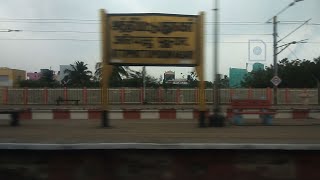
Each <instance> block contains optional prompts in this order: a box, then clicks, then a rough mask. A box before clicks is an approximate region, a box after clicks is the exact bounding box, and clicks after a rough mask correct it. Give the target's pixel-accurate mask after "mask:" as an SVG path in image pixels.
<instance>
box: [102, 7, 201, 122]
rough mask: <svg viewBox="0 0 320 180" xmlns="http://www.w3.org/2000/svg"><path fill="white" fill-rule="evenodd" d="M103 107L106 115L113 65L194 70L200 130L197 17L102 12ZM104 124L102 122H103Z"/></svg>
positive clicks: (199, 57)
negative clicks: (195, 72) (188, 68)
mask: <svg viewBox="0 0 320 180" xmlns="http://www.w3.org/2000/svg"><path fill="white" fill-rule="evenodd" d="M101 17H102V18H101V19H102V22H101V24H102V52H103V53H102V54H103V58H102V59H103V67H104V68H103V72H104V73H103V78H102V92H103V93H102V98H103V108H104V110H105V112H108V111H107V109H108V94H107V90H106V89H107V88H108V79H109V76H110V74H111V70H112V68H111V67H112V66H182V67H196V71H197V73H198V76H199V80H200V83H199V89H200V96H199V98H200V106H199V111H200V116H199V117H200V121H199V122H200V127H203V126H204V119H205V116H204V115H205V111H206V107H205V93H204V92H205V90H204V88H205V85H204V81H203V80H204V68H203V23H204V13H203V12H201V13H200V15H177V14H161V13H139V14H108V15H106V14H105V12H104V10H101ZM103 124H104V123H103Z"/></svg>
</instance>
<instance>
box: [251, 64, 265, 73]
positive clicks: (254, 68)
mask: <svg viewBox="0 0 320 180" xmlns="http://www.w3.org/2000/svg"><path fill="white" fill-rule="evenodd" d="M259 70H264V64H261V63H254V64H253V65H252V71H259Z"/></svg>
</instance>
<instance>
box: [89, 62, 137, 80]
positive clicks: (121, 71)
mask: <svg viewBox="0 0 320 180" xmlns="http://www.w3.org/2000/svg"><path fill="white" fill-rule="evenodd" d="M95 69H96V71H95V73H94V76H95V79H96V80H97V81H100V80H101V76H102V63H101V62H98V63H96V66H95ZM133 72H134V71H133V70H132V69H130V68H129V66H112V74H111V77H110V81H111V82H116V81H121V80H122V77H123V76H124V77H130V76H131V74H132V73H133Z"/></svg>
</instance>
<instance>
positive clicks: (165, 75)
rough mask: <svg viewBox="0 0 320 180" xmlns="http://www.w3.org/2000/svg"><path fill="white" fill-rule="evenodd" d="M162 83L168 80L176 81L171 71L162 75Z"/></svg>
mask: <svg viewBox="0 0 320 180" xmlns="http://www.w3.org/2000/svg"><path fill="white" fill-rule="evenodd" d="M163 77H164V78H163V82H167V81H169V80H175V79H176V75H175V72H173V71H167V72H165V73H164V75H163Z"/></svg>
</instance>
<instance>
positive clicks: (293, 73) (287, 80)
mask: <svg viewBox="0 0 320 180" xmlns="http://www.w3.org/2000/svg"><path fill="white" fill-rule="evenodd" d="M273 74H274V67H273V66H270V67H266V68H265V69H263V70H259V71H255V72H251V73H249V74H248V75H247V76H246V77H245V79H244V81H243V82H242V83H241V85H242V86H243V87H253V88H265V87H272V86H273V84H272V83H271V82H270V80H271V79H272V77H273ZM278 76H279V77H280V78H281V80H282V81H281V84H280V85H279V86H278V87H280V88H315V87H317V82H318V81H319V80H320V57H318V58H315V59H314V60H313V61H310V60H299V59H297V60H292V61H289V60H288V59H283V60H281V61H280V62H279V63H278Z"/></svg>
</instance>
